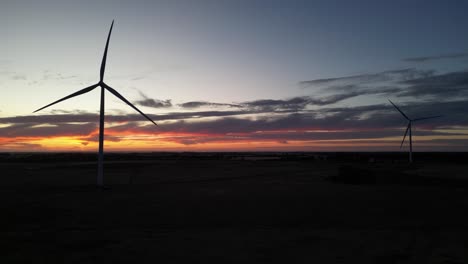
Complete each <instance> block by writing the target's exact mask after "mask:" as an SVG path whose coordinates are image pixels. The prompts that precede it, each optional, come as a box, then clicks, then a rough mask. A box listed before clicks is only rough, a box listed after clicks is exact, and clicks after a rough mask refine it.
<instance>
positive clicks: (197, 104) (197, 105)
mask: <svg viewBox="0 0 468 264" xmlns="http://www.w3.org/2000/svg"><path fill="white" fill-rule="evenodd" d="M179 106H180V107H182V108H200V107H203V106H209V107H223V106H226V107H238V108H240V107H242V106H241V105H238V104H225V103H213V102H207V101H192V102H186V103H182V104H179Z"/></svg>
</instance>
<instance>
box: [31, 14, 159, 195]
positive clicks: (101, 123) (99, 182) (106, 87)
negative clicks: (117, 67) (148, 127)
mask: <svg viewBox="0 0 468 264" xmlns="http://www.w3.org/2000/svg"><path fill="white" fill-rule="evenodd" d="M113 26H114V20H112V24H111V27H110V30H109V35H108V36H107V42H106V48H105V50H104V56H103V57H102V62H101V74H100V80H99V82H98V83H96V84H93V85H91V86H89V87H86V88H84V89H81V90H79V91H78V92H75V93H72V94H70V95H68V96H65V97H64V98H62V99H60V100H57V101H55V102H53V103H51V104H48V105H46V106H44V107H42V108H39V109H37V110H36V111H34V113H35V112H38V111H40V110H42V109H44V108H47V107H49V106H51V105H54V104H56V103H59V102H61V101H64V100H67V99H69V98H72V97H75V96H78V95H81V94H84V93H87V92H90V91H92V90H94V88H96V87H98V86H100V87H101V107H100V114H99V158H98V176H97V186H98V187H101V188H102V187H103V186H104V175H103V161H104V90H107V91H109V92H110V93H112V94H113V95H115V96H116V97H117V98H119V99H120V100H122V101H124V102H125V103H126V104H128V105H129V106H131V107H132V108H133V109H135V110H136V111H137V112H138V113H140V114H141V115H143V116H144V117H145V118H146V119H148V120H149V121H151V122H152V123H153V124H155V125H157V124H156V122H154V121H153V120H152V119H151V118H149V117H148V116H147V115H145V114H144V113H143V112H141V111H140V110H139V109H138V108H136V106H134V105H133V104H132V103H130V102H129V101H128V100H127V99H125V97H123V96H122V95H121V94H119V93H118V92H117V91H116V90H114V89H113V88H111V87H110V86H109V85H107V84H106V83H104V71H105V69H106V59H107V48H108V47H109V39H110V36H111V33H112V27H113Z"/></svg>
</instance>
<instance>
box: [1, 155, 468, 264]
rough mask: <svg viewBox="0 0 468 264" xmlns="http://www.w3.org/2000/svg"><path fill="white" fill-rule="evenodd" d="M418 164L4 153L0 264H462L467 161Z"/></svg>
mask: <svg viewBox="0 0 468 264" xmlns="http://www.w3.org/2000/svg"><path fill="white" fill-rule="evenodd" d="M418 155H419V161H418V160H417V162H415V163H414V164H413V165H411V166H410V165H408V164H407V162H406V160H405V158H406V155H405V154H403V153H386V154H385V153H383V154H382V153H381V154H373V153H255V154H254V153H154V154H109V155H107V156H106V157H105V159H106V163H105V172H104V173H105V183H106V186H107V187H108V188H106V189H98V188H96V187H95V185H94V184H95V181H96V167H97V165H96V161H95V160H96V155H94V154H65V153H63V154H3V155H0V175H1V176H0V179H1V181H0V211H1V217H0V263H361V264H362V263H468V250H467V249H468V173H467V172H468V162H464V161H466V160H467V158H468V157H467V155H466V154H464V153H435V154H434V153H432V154H423V153H421V154H416V155H415V158H416V157H418ZM465 174H466V175H465Z"/></svg>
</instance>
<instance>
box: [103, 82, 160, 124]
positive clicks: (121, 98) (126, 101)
mask: <svg viewBox="0 0 468 264" xmlns="http://www.w3.org/2000/svg"><path fill="white" fill-rule="evenodd" d="M103 86H104V88H106V89H107V90H108V91H109V92H111V93H112V94H113V95H115V96H116V97H118V98H119V99H120V100H122V101H124V102H125V103H127V104H128V105H129V106H131V107H132V108H133V109H135V110H136V111H137V112H138V113H140V114H141V115H142V116H144V117H146V119H148V120H149V121H151V122H152V123H153V124H155V125H158V124H156V122H154V121H153V120H152V119H151V118H149V117H148V116H147V115H145V114H144V113H143V112H142V111H140V109H138V108H137V107H136V106H134V105H133V104H132V103H130V102H129V101H128V100H127V99H125V97H123V96H122V95H121V94H119V93H118V92H117V91H116V90H114V89H113V88H111V87H110V86H109V85H107V84H103Z"/></svg>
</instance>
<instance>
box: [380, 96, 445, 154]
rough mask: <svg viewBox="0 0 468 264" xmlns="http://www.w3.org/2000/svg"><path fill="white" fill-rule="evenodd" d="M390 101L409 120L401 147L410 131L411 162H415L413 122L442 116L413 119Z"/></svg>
mask: <svg viewBox="0 0 468 264" xmlns="http://www.w3.org/2000/svg"><path fill="white" fill-rule="evenodd" d="M388 101H389V102H390V103H391V104H392V105H393V106H394V107H395V108H396V110H398V112H400V114H401V115H402V116H403V117H404V118H406V120H408V126H407V127H406V132H405V135H404V136H403V140H402V141H401V145H400V149H401V148H402V147H403V143H404V142H405V139H406V135H407V134H408V131H409V146H410V149H409V162H410V163H412V162H413V135H412V131H411V125H412V123H413V122H416V121H420V120H425V119H431V118H436V117H441V116H440V115H438V116H428V117H420V118H415V119H411V118H409V117H408V116H407V115H405V113H403V111H401V110H400V108H398V106H396V105H395V104H394V103H393V102H392V101H390V99H388Z"/></svg>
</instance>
